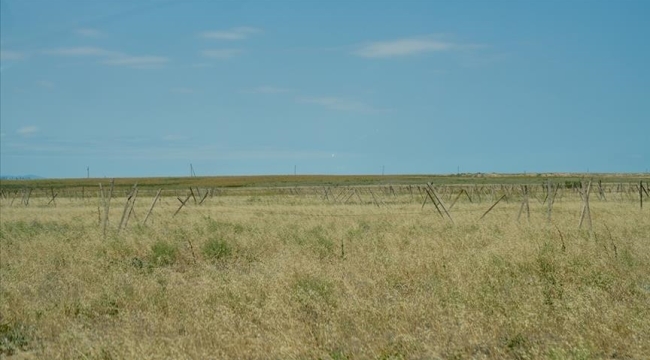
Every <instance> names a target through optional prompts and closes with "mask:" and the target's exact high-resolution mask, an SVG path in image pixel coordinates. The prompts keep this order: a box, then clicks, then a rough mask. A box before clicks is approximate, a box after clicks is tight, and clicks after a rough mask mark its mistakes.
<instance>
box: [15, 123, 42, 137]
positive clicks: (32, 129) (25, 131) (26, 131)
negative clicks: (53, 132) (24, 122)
mask: <svg viewBox="0 0 650 360" xmlns="http://www.w3.org/2000/svg"><path fill="white" fill-rule="evenodd" d="M38 130H39V129H38V127H36V126H33V125H31V126H23V127H21V128H20V129H18V130H16V133H17V134H18V135H22V136H29V135H33V134H35V133H36V132H38Z"/></svg>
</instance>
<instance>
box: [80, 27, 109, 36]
mask: <svg viewBox="0 0 650 360" xmlns="http://www.w3.org/2000/svg"><path fill="white" fill-rule="evenodd" d="M74 32H75V34H77V35H79V36H83V37H87V38H99V37H103V36H104V33H103V32H101V31H99V30H97V29H90V28H82V29H76V30H75V31H74Z"/></svg>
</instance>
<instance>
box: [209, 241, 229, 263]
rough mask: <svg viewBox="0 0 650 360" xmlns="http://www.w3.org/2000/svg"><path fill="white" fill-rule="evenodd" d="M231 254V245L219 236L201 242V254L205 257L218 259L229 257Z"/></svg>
mask: <svg viewBox="0 0 650 360" xmlns="http://www.w3.org/2000/svg"><path fill="white" fill-rule="evenodd" d="M231 254H232V247H231V246H230V244H228V243H227V242H226V241H225V240H223V239H221V238H212V239H210V240H208V241H206V243H205V244H203V256H205V257H206V258H207V259H210V260H213V261H218V260H221V259H224V258H227V257H229V256H230V255H231Z"/></svg>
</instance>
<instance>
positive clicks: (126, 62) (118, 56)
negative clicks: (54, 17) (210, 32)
mask: <svg viewBox="0 0 650 360" xmlns="http://www.w3.org/2000/svg"><path fill="white" fill-rule="evenodd" d="M43 53H45V54H48V55H54V56H68V57H96V58H101V60H100V63H101V64H104V65H111V66H125V67H131V68H139V69H144V68H160V67H162V66H164V65H165V64H167V63H168V62H169V58H167V57H164V56H152V55H139V56H134V55H129V54H125V53H122V52H119V51H112V50H107V49H104V48H99V47H71V48H58V49H50V50H45V51H43Z"/></svg>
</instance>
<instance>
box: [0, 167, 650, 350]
mask: <svg viewBox="0 0 650 360" xmlns="http://www.w3.org/2000/svg"><path fill="white" fill-rule="evenodd" d="M287 178H290V177H287ZM530 178H531V179H528V177H527V178H526V179H524V180H525V181H517V179H512V178H508V179H506V180H504V179H501V180H502V181H498V180H489V181H484V180H480V179H479V180H477V179H474V181H473V182H472V181H470V179H469V178H468V180H466V181H465V180H463V181H453V179H447V180H448V181H442V180H440V181H435V179H433V180H431V181H432V182H433V183H434V184H433V185H431V186H427V185H425V182H426V181H429V180H428V179H427V178H424V177H422V178H412V179H411V180H406V179H405V178H404V179H402V180H403V181H396V180H391V181H387V180H386V178H379V179H374V178H373V179H371V180H368V179H367V178H366V179H365V180H364V179H361V180H359V179H356V180H350V181H348V182H346V181H342V180H341V179H329V180H327V181H323V179H317V178H313V179H312V178H310V179H307V180H306V181H307V183H305V182H298V183H287V182H286V181H285V180H282V181H280V180H278V179H263V180H262V181H260V180H259V179H258V180H255V181H253V182H249V183H245V184H242V183H241V182H240V183H238V184H239V185H240V186H235V185H232V186H226V185H224V183H219V184H216V183H214V182H210V181H211V180H202V181H203V182H200V183H185V182H178V181H176V180H174V181H176V182H174V184H173V185H170V184H167V186H163V185H162V183H161V181H160V180H159V179H158V180H138V179H128V180H124V179H121V180H116V187H115V190H114V193H113V195H112V196H111V197H110V202H109V203H108V199H109V196H108V195H109V193H110V190H109V189H110V185H109V180H106V179H101V180H98V179H94V180H93V179H91V180H92V182H91V181H89V182H88V183H85V182H84V183H79V182H77V183H65V182H63V183H57V182H55V181H49V182H47V181H46V180H40V181H41V182H5V181H3V183H2V185H3V196H2V198H1V199H0V210H1V224H0V230H1V232H0V250H1V253H0V255H1V257H0V260H1V262H0V265H1V267H0V276H1V283H0V285H1V287H0V355H2V356H7V357H12V358H51V359H71V358H73V359H75V358H77V359H134V358H138V359H160V358H175V359H185V358H187V359H197V358H206V359H208V358H213V359H221V358H246V359H269V358H271V359H319V358H320V359H368V358H370V359H410V358H431V359H436V358H439V359H450V358H456V359H465V358H476V359H502V358H513V359H538V358H542V359H592V358H603V359H610V358H623V359H645V358H648V355H649V354H650V340H648V339H650V321H648V319H650V265H649V264H650V209H649V207H650V204H648V205H647V206H646V204H643V207H642V208H641V206H640V201H639V200H640V199H639V190H640V191H641V193H643V189H640V183H639V181H643V182H642V183H641V186H642V185H643V184H645V183H646V182H647V179H644V178H642V177H635V178H623V179H619V178H616V179H603V181H602V182H603V184H602V185H601V184H598V183H597V179H595V180H594V181H593V182H592V183H591V185H590V186H588V185H587V182H586V181H585V182H583V183H580V177H579V176H567V177H563V178H553V179H552V183H551V184H547V185H546V186H545V185H544V180H545V179H544V178H536V177H530ZM249 180H250V179H249ZM294 180H295V179H294ZM519 180H521V179H519ZM156 181H157V182H156ZM170 181H171V180H170ZM183 181H188V182H189V181H191V180H183ZM99 182H102V193H100V192H99V188H98V186H97V185H98V183H99ZM136 182H137V183H138V189H139V191H138V193H137V196H134V195H135V193H134V192H132V190H131V189H132V185H133V184H135V183H136ZM28 186H32V187H33V190H27V188H28ZM190 188H192V190H190ZM158 189H162V192H161V196H160V197H159V198H158V199H157V200H156V201H155V202H154V198H155V195H156V194H157V190H158ZM549 189H550V192H549ZM587 189H588V190H589V192H587ZM27 193H30V195H29V196H27V195H26V194H27ZM55 194H56V196H55ZM129 195H131V197H130V200H129ZM586 195H589V202H588V204H589V207H588V208H586V209H585V204H586V202H585V198H586ZM642 196H644V198H643V199H644V200H645V196H646V195H645V194H643V195H642ZM26 198H27V201H25V200H26ZM526 199H527V204H528V209H529V211H527V210H526V206H525V204H526ZM182 202H184V204H185V205H184V206H182V207H181V204H182ZM549 202H550V203H551V206H550V213H549ZM107 203H108V206H107ZM152 204H153V205H154V206H153V208H152ZM522 205H524V206H522ZM107 207H108V209H109V213H108V216H106V215H107V214H106V212H105V211H106V209H107ZM151 208H152V211H151V214H150V215H149V217H148V218H147V221H146V223H145V222H144V220H145V217H146V215H147V213H148V212H149V210H150V209H151ZM581 219H582V221H581ZM106 220H107V221H106ZM581 223H582V224H581ZM120 224H121V227H120ZM580 224H581V226H580Z"/></svg>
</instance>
